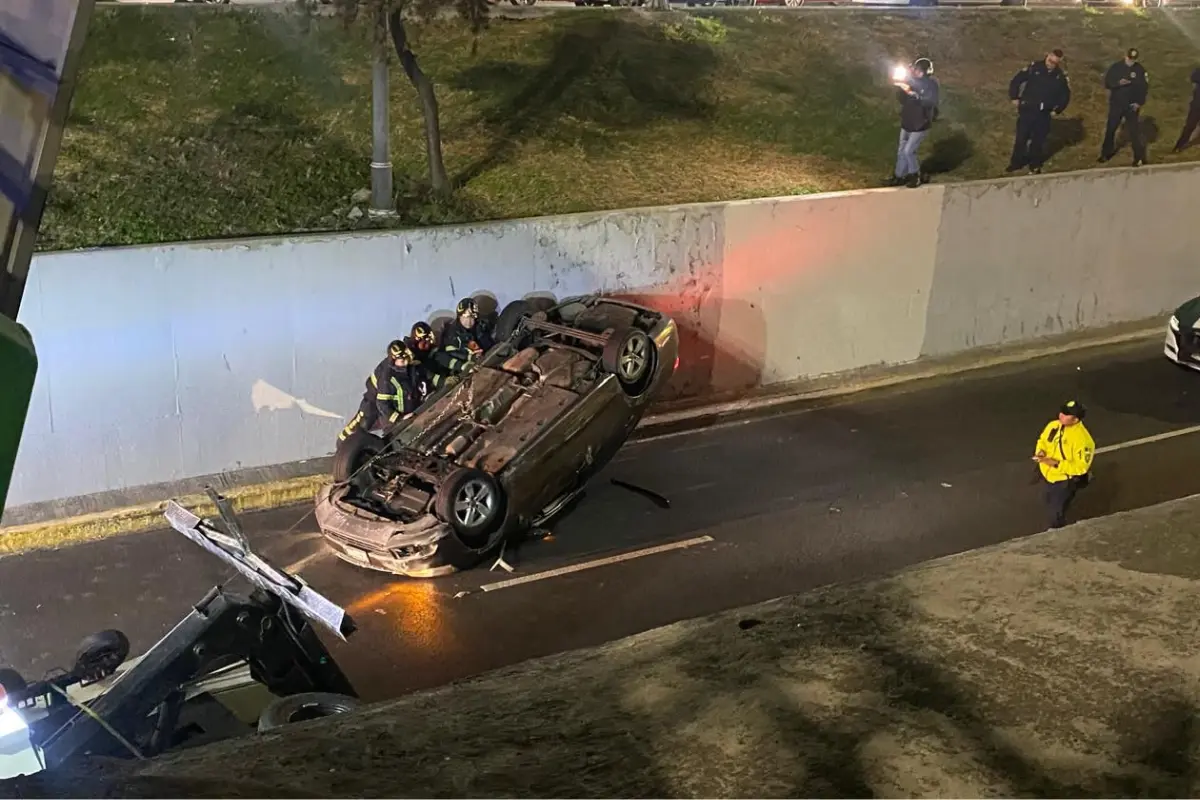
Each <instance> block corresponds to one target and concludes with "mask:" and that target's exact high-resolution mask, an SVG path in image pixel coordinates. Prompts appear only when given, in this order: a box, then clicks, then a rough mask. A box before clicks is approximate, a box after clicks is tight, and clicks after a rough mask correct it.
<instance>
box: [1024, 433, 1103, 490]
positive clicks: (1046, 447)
mask: <svg viewBox="0 0 1200 800" xmlns="http://www.w3.org/2000/svg"><path fill="white" fill-rule="evenodd" d="M1033 451H1034V454H1035V455H1036V454H1037V453H1038V452H1042V453H1044V454H1045V455H1047V456H1049V457H1050V458H1056V459H1058V466H1057V467H1051V466H1050V465H1048V464H1038V468H1039V469H1041V471H1042V477H1043V478H1045V479H1046V480H1047V481H1049V482H1050V483H1058V482H1059V481H1065V480H1066V479H1067V478H1077V477H1079V476H1081V475H1086V474H1087V473H1088V470H1090V469H1091V468H1092V458H1093V457H1094V456H1095V454H1096V442H1095V441H1094V440H1093V439H1092V434H1090V433H1089V432H1088V429H1087V428H1085V427H1084V426H1083V423H1082V422H1077V423H1075V424H1074V425H1068V426H1065V427H1064V426H1063V424H1062V423H1061V422H1059V421H1058V420H1053V421H1052V422H1050V423H1049V424H1048V425H1046V427H1045V428H1043V429H1042V435H1041V436H1040V437H1039V438H1038V441H1037V445H1036V446H1035V447H1034V448H1033Z"/></svg>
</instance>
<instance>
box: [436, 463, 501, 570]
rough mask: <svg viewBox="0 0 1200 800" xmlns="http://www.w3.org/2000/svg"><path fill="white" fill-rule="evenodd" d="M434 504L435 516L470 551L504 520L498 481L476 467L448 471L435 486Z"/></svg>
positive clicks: (483, 543) (481, 545)
mask: <svg viewBox="0 0 1200 800" xmlns="http://www.w3.org/2000/svg"><path fill="white" fill-rule="evenodd" d="M434 503H435V506H434V507H435V510H436V511H437V515H438V516H439V517H441V518H442V519H443V520H445V521H446V522H448V523H449V524H450V527H451V528H453V529H454V533H455V535H456V536H457V538H458V540H459V541H460V542H461V543H462V544H463V545H465V546H466V547H467V548H468V549H471V550H480V549H483V548H486V547H487V546H488V545H489V543H490V539H491V535H492V534H493V533H495V532H496V529H497V528H498V527H500V523H501V522H503V521H504V492H503V491H502V490H501V489H500V483H499V482H498V481H497V480H496V479H495V478H494V477H492V476H491V475H489V474H488V473H486V472H484V471H483V470H480V469H474V468H471V467H463V468H461V469H459V470H457V471H455V472H454V473H452V474H451V475H450V477H448V478H447V479H446V481H445V483H443V484H442V485H441V487H440V488H439V489H438V493H437V498H436V500H435V501H434Z"/></svg>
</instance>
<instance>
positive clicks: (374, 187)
mask: <svg viewBox="0 0 1200 800" xmlns="http://www.w3.org/2000/svg"><path fill="white" fill-rule="evenodd" d="M378 21H379V26H378V28H377V30H376V31H375V54H374V55H375V63H374V64H373V65H372V68H371V144H372V147H371V211H373V212H375V213H377V214H389V213H391V212H392V211H393V210H394V206H395V197H394V194H393V192H392V148H391V141H390V140H391V134H392V132H391V128H390V127H389V126H388V101H389V97H388V65H387V55H388V53H387V34H386V32H385V31H384V30H383V28H384V26H386V25H387V18H386V17H384V16H383V14H382V13H381V14H380V19H379V20H378Z"/></svg>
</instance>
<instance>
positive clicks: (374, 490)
mask: <svg viewBox="0 0 1200 800" xmlns="http://www.w3.org/2000/svg"><path fill="white" fill-rule="evenodd" d="M513 305H514V306H517V304H513ZM517 310H518V311H521V312H522V313H521V314H520V315H519V318H517V319H516V320H514V319H513V317H517V316H518V315H516V314H513V313H510V310H509V309H506V310H505V313H504V314H502V315H501V319H500V321H499V323H498V324H497V328H498V329H499V330H500V332H501V335H498V336H497V339H498V344H497V345H496V346H494V347H493V348H492V349H491V350H490V351H489V352H488V353H487V354H486V355H485V357H484V358H483V359H482V361H480V362H479V363H478V364H475V365H473V366H472V367H470V368H469V370H468V372H467V373H465V374H464V375H463V376H462V379H461V382H459V383H457V384H456V385H453V386H447V387H444V388H443V389H440V390H439V391H438V392H436V393H435V394H434V395H433V396H431V397H430V398H429V400H428V401H427V402H426V403H425V404H424V405H423V406H422V407H421V408H420V409H418V410H417V412H416V413H414V415H413V416H412V417H411V418H409V419H407V420H405V421H403V422H402V423H401V424H400V425H398V426H397V427H396V428H394V429H392V430H391V431H389V432H388V433H387V434H386V435H385V436H384V437H383V438H375V437H370V438H369V439H368V438H367V435H363V436H362V437H360V438H359V440H358V441H357V442H356V443H355V448H356V450H355V453H356V460H355V461H353V462H350V461H349V460H348V458H347V459H344V460H343V462H342V463H341V465H340V466H339V465H338V464H337V463H336V462H335V479H339V478H340V479H339V480H335V484H333V485H330V486H328V487H326V488H325V489H324V490H322V492H321V493H320V497H319V498H318V506H317V518H318V524H319V525H320V527H321V529H322V531H323V533H324V534H325V537H326V540H327V541H328V542H329V543H330V544H331V545H332V546H333V549H334V551H335V553H336V554H337V555H338V556H339V557H341V558H343V559H344V560H347V561H350V562H352V563H355V564H357V565H359V566H364V567H368V568H373V569H382V570H385V571H388V572H398V573H400V574H409V575H417V576H421V577H424V576H434V575H437V574H444V573H445V572H448V571H453V570H454V569H458V568H464V567H465V566H468V565H473V563H477V562H478V560H479V559H480V558H481V554H482V553H483V552H486V551H487V550H488V549H489V548H491V547H493V546H495V545H496V544H497V543H498V542H499V541H500V539H501V538H503V537H504V536H505V535H506V534H508V533H512V532H515V531H518V530H522V529H526V530H527V529H528V528H529V527H530V526H531V525H535V524H539V523H540V521H544V520H545V519H546V518H547V517H548V516H550V515H553V514H554V513H556V512H557V511H559V510H560V509H562V508H563V507H565V506H566V505H567V504H568V503H569V501H570V500H571V498H573V497H574V496H575V495H577V494H578V493H579V491H580V489H581V487H582V484H583V482H584V481H586V478H587V476H588V475H590V474H591V473H592V472H593V471H594V469H595V468H598V466H600V465H601V464H602V463H603V461H606V460H607V458H609V457H611V455H612V454H613V453H615V452H616V450H617V449H619V447H620V446H621V444H623V443H624V440H625V438H626V437H627V436H628V434H629V432H630V431H631V430H632V428H633V426H634V425H635V424H636V422H637V420H638V419H640V417H641V414H642V413H643V412H644V409H645V406H646V405H647V403H648V402H649V399H650V396H651V395H652V394H654V393H655V392H654V391H651V389H652V388H653V389H654V390H657V389H658V388H661V385H662V384H663V383H664V382H665V379H669V377H670V374H671V373H672V372H673V371H674V359H675V355H676V347H677V342H676V337H675V328H674V323H673V322H672V321H671V320H670V319H669V318H666V317H664V316H663V315H661V314H658V313H657V312H654V311H651V310H649V309H643V308H640V307H638V306H634V305H632V304H622V303H617V302H614V301H602V300H600V299H596V298H585V299H583V300H582V301H575V302H570V301H568V302H566V303H564V304H560V305H559V306H555V307H554V308H553V309H552V310H551V311H550V313H546V312H545V311H541V312H531V310H530V309H529V308H528V307H527V306H518V307H517ZM564 312H565V313H564ZM506 315H508V316H507V317H506ZM651 334H654V338H653V339H652V338H651ZM662 346H666V347H667V350H668V351H669V353H668V354H669V356H670V358H671V359H672V361H670V362H668V364H669V365H670V366H669V368H668V369H663V368H662V365H661V363H660V360H659V357H658V356H659V352H658V351H659V349H660V348H661V347H662ZM664 376H665V378H664ZM339 472H340V473H341V474H340V475H339Z"/></svg>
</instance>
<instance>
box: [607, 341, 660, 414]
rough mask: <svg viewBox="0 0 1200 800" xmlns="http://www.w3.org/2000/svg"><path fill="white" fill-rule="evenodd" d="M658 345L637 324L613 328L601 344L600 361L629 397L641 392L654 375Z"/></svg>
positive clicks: (636, 395)
mask: <svg viewBox="0 0 1200 800" xmlns="http://www.w3.org/2000/svg"><path fill="white" fill-rule="evenodd" d="M657 359H658V348H656V347H655V346H654V342H653V341H652V340H651V339H650V337H649V336H648V335H647V334H646V332H645V331H643V330H641V329H640V328H626V329H625V330H616V331H613V333H612V335H610V336H609V338H608V342H607V343H606V344H605V345H604V353H603V355H601V357H600V363H601V364H602V365H603V366H604V369H605V370H606V371H607V372H611V373H612V374H614V375H616V376H617V382H618V383H619V384H620V385H621V388H622V389H623V390H624V391H625V393H626V394H627V395H629V396H630V397H638V396H640V395H642V394H643V393H645V391H646V389H647V388H648V387H649V386H650V382H651V380H653V378H654V368H655V364H656V361H657Z"/></svg>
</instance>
